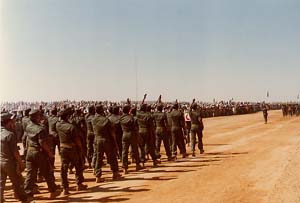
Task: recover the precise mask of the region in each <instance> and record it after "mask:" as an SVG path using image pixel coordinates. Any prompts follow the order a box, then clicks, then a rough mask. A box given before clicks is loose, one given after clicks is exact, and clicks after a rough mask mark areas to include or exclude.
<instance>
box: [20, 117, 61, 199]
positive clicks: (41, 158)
mask: <svg viewBox="0 0 300 203" xmlns="http://www.w3.org/2000/svg"><path fill="white" fill-rule="evenodd" d="M38 113H39V112H38V111H32V113H31V115H35V114H38ZM26 132H27V136H28V137H27V146H28V147H27V155H26V169H27V174H26V178H25V184H24V188H25V192H26V193H27V194H29V195H31V196H33V193H34V192H33V189H34V186H35V182H36V177H37V171H38V169H39V170H40V173H41V175H42V176H43V177H44V178H45V180H46V182H47V185H48V190H49V192H50V193H52V194H54V193H55V191H56V189H57V186H56V184H55V179H54V171H53V168H52V164H51V158H52V157H53V155H52V153H51V152H50V147H49V146H48V145H47V139H48V138H47V132H46V130H45V127H44V126H43V125H41V124H38V123H36V122H33V121H30V122H29V123H28V125H27V127H26ZM46 148H47V149H46ZM47 150H49V151H47ZM52 194H51V197H53V196H52ZM56 195H57V194H54V196H56Z"/></svg>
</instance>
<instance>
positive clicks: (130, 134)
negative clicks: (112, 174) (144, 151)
mask: <svg viewBox="0 0 300 203" xmlns="http://www.w3.org/2000/svg"><path fill="white" fill-rule="evenodd" d="M129 112H130V106H129V105H125V106H124V107H123V115H122V116H121V118H120V123H121V127H122V131H123V136H122V167H123V168H124V174H127V173H128V151H129V146H130V145H131V148H132V154H133V156H134V159H135V163H136V170H137V171H139V170H141V169H142V167H141V165H140V164H139V163H140V158H139V152H138V146H137V134H136V129H135V123H134V118H133V116H132V115H130V114H129Z"/></svg>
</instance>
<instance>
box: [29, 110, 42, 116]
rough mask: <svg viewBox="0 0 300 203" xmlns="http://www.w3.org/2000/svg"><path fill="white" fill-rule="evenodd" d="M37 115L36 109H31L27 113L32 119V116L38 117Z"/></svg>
mask: <svg viewBox="0 0 300 203" xmlns="http://www.w3.org/2000/svg"><path fill="white" fill-rule="evenodd" d="M39 113H40V110H38V109H32V110H30V112H29V116H30V117H33V116H36V115H38V114H39Z"/></svg>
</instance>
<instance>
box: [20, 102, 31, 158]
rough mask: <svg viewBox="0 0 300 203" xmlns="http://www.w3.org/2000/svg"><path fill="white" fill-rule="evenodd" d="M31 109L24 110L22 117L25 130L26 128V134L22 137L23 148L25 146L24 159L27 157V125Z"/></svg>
mask: <svg viewBox="0 0 300 203" xmlns="http://www.w3.org/2000/svg"><path fill="white" fill-rule="evenodd" d="M30 111H31V109H30V108H28V109H26V110H25V111H24V117H23V118H22V127H23V130H24V134H23V137H22V143H23V148H24V154H23V156H24V159H25V158H26V154H27V144H26V143H27V132H26V127H27V124H28V123H29V122H30V118H29V112H30Z"/></svg>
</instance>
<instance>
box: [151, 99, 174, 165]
mask: <svg viewBox="0 0 300 203" xmlns="http://www.w3.org/2000/svg"><path fill="white" fill-rule="evenodd" d="M162 109H163V106H162V105H161V104H159V105H158V106H157V112H155V113H154V115H153V117H154V119H155V124H156V130H155V134H156V139H155V140H156V143H155V152H156V156H157V158H160V157H161V155H160V145H161V141H163V143H164V147H165V151H166V154H167V157H168V161H171V160H172V154H171V150H170V143H169V137H168V133H167V126H168V120H167V115H166V113H163V112H162Z"/></svg>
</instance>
